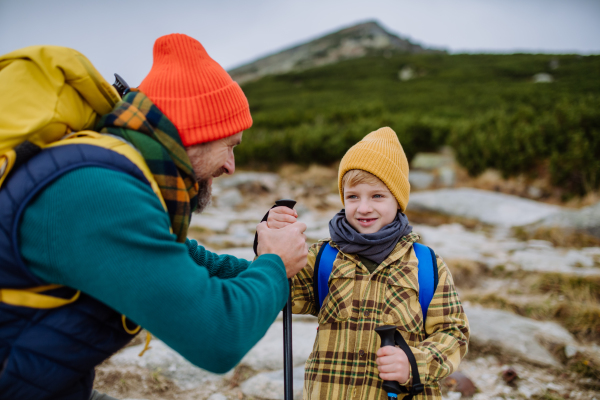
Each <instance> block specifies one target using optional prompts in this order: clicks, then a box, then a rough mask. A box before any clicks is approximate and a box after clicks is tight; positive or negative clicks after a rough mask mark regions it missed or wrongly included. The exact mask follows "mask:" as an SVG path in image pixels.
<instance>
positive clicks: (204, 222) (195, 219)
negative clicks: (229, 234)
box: [190, 213, 230, 233]
mask: <svg viewBox="0 0 600 400" xmlns="http://www.w3.org/2000/svg"><path fill="white" fill-rule="evenodd" d="M229 222H230V221H229V220H227V219H224V218H222V217H219V216H213V215H210V214H205V213H202V214H193V215H192V221H191V222H190V227H197V228H204V229H209V230H211V231H213V232H219V233H222V232H225V231H227V228H229Z"/></svg>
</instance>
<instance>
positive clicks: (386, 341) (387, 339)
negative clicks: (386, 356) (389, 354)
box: [375, 325, 402, 399]
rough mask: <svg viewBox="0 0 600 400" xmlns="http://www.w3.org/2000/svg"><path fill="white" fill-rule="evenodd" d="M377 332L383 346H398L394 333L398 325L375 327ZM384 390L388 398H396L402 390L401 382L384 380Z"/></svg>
mask: <svg viewBox="0 0 600 400" xmlns="http://www.w3.org/2000/svg"><path fill="white" fill-rule="evenodd" d="M375 332H377V334H378V335H379V337H380V338H381V346H380V347H384V346H396V341H395V340H394V334H395V333H396V327H395V326H394V325H383V326H378V327H377V328H375ZM382 387H383V390H385V391H386V392H387V394H388V399H395V398H397V397H398V393H401V392H402V388H401V387H400V384H399V383H398V382H395V381H383V385H382Z"/></svg>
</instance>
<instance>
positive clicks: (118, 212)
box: [19, 167, 289, 373]
mask: <svg viewBox="0 0 600 400" xmlns="http://www.w3.org/2000/svg"><path fill="white" fill-rule="evenodd" d="M169 226H170V222H169V216H168V214H167V213H166V212H165V211H164V209H163V208H162V206H161V204H160V202H159V200H158V198H157V197H156V195H155V194H154V193H153V192H152V190H151V189H150V187H149V186H148V185H146V184H144V183H142V182H140V181H138V180H137V179H135V178H133V177H131V176H129V175H127V174H124V173H121V172H116V171H112V170H108V169H103V168H95V167H90V168H80V169H77V170H75V171H72V172H69V173H68V174H65V175H64V176H62V177H60V178H59V179H58V180H56V181H55V182H53V183H52V184H50V185H49V186H48V187H47V188H46V189H45V190H44V191H43V192H42V193H40V194H39V195H38V197H37V198H36V199H35V200H33V202H32V203H31V204H30V205H29V206H28V208H27V209H26V210H25V213H24V215H23V219H22V222H21V225H20V234H19V237H20V240H19V242H20V248H21V254H22V257H23V259H24V261H25V263H26V265H27V266H28V267H29V268H30V270H31V271H32V272H33V273H34V274H35V275H37V276H38V277H39V278H41V279H42V280H44V281H45V282H49V283H56V284H61V285H66V286H69V287H72V288H75V289H79V290H81V291H82V292H83V293H86V294H87V295H89V296H91V297H93V298H95V299H97V300H99V301H100V302H102V303H104V304H106V305H107V306H109V307H111V308H112V309H114V310H115V311H117V312H118V313H119V314H124V315H126V316H127V317H129V318H130V319H131V320H132V321H134V322H135V323H137V324H139V325H141V326H142V327H144V328H145V329H147V330H148V331H150V332H152V334H153V335H155V336H156V337H158V338H159V339H160V340H162V341H163V342H165V343H166V344H167V345H168V346H169V347H171V348H172V349H174V350H175V351H177V352H178V353H180V354H181V355H182V356H184V357H185V358H186V359H188V360H189V361H190V362H191V363H193V364H195V365H197V366H198V367H200V368H203V369H206V370H208V371H211V372H216V373H224V372H226V371H228V370H229V369H231V368H233V367H234V366H235V365H236V364H237V363H238V362H239V361H240V360H241V359H242V357H243V356H244V355H245V354H246V353H247V352H248V351H249V350H250V349H251V348H252V347H253V346H254V345H255V344H256V343H257V342H258V341H259V340H260V339H261V338H262V337H263V336H264V334H265V333H266V331H267V329H268V328H269V327H270V326H271V324H272V323H273V321H274V320H275V318H276V317H277V314H278V313H279V311H280V310H281V309H282V308H283V305H284V304H285V302H286V301H287V297H288V293H289V289H288V284H287V277H286V272H285V267H284V265H283V262H282V261H281V258H280V257H279V256H277V255H274V254H265V255H262V256H260V257H258V258H257V259H256V260H255V261H254V262H253V263H251V264H248V265H247V267H246V268H245V269H244V270H243V271H241V268H240V271H238V270H236V271H234V274H236V275H235V276H233V277H229V278H228V279H222V278H220V276H221V277H222V276H227V273H226V271H225V269H226V265H232V264H235V262H232V259H228V260H229V261H227V262H224V264H223V265H222V266H221V267H215V268H213V266H212V265H209V264H210V263H211V262H213V261H215V260H216V261H217V262H221V261H222V260H224V259H227V258H221V257H215V258H213V257H212V256H210V255H208V254H206V253H205V255H206V256H207V257H205V258H204V262H205V266H206V268H201V267H200V268H199V267H198V264H197V263H196V262H195V261H194V260H193V259H192V257H190V253H189V248H188V246H186V245H185V244H183V243H178V242H176V238H175V235H173V234H171V233H170V232H169ZM211 260H212V261H211ZM210 271H217V272H210ZM211 275H212V276H211Z"/></svg>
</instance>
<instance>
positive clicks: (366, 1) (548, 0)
mask: <svg viewBox="0 0 600 400" xmlns="http://www.w3.org/2000/svg"><path fill="white" fill-rule="evenodd" d="M373 19H375V20H378V21H379V22H381V23H382V25H383V26H384V27H386V28H387V29H389V30H390V31H391V32H393V33H396V34H399V35H400V36H401V37H405V38H409V39H412V40H413V41H416V42H418V43H420V44H423V45H425V46H434V47H444V48H446V49H448V50H449V51H450V52H494V53H512V52H517V51H518V52H545V53H581V54H600V0H452V1H451V0H420V1H414V0H413V1H408V0H302V1H286V0H255V1H249V0H213V1H204V0H170V1H166V0H145V1H134V0H119V1H115V0H104V1H98V0H96V1H91V0H0V54H4V53H7V52H9V51H12V50H15V49H18V48H20V47H24V46H29V45H34V44H53V45H61V46H68V47H73V48H75V49H77V50H79V51H81V52H82V53H83V54H85V55H86V56H87V57H88V58H89V59H91V61H92V62H93V63H94V65H95V66H96V67H97V68H98V70H99V71H100V72H101V73H102V74H103V75H104V76H105V77H106V78H107V79H108V80H109V81H110V82H111V83H112V81H113V78H112V74H113V72H117V73H119V74H120V75H122V76H123V77H124V78H125V79H126V80H127V81H128V82H129V83H130V84H131V85H132V86H137V85H138V84H139V83H140V82H141V80H142V79H143V78H144V76H145V75H146V74H147V73H148V71H149V70H150V67H151V64H152V45H153V43H154V41H155V40H156V38H157V37H159V36H162V35H164V34H168V33H173V32H179V33H185V34H188V35H190V36H192V37H194V38H196V39H198V40H199V41H200V42H201V43H202V44H203V45H204V47H205V48H206V49H207V51H208V53H209V54H210V55H211V56H212V57H213V58H214V59H215V60H217V61H218V62H219V63H220V64H221V65H223V66H224V67H225V68H227V69H229V68H232V67H235V66H238V65H241V64H244V63H246V62H248V61H252V60H253V59H256V58H258V57H260V56H263V55H267V54H270V53H272V52H274V51H277V50H282V49H284V48H287V47H289V46H291V45H295V44H300V43H303V42H305V41H307V40H310V39H312V38H316V37H319V36H321V35H323V34H325V33H329V32H332V31H335V30H337V29H339V28H342V27H346V26H350V25H353V24H354V23H357V22H361V21H365V20H373Z"/></svg>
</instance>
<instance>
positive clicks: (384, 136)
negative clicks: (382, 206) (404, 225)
mask: <svg viewBox="0 0 600 400" xmlns="http://www.w3.org/2000/svg"><path fill="white" fill-rule="evenodd" d="M353 169H360V170H363V171H367V172H370V173H371V174H373V175H375V176H376V177H377V178H379V179H380V180H381V181H382V182H383V183H385V185H386V186H387V187H388V189H389V190H390V192H392V195H394V197H395V198H396V200H397V201H398V204H399V205H400V209H401V210H402V212H404V210H406V206H407V205H408V197H409V193H410V183H408V160H407V159H406V154H404V150H403V149H402V145H401V144H400V141H399V140H398V136H397V135H396V132H394V131H393V130H392V129H391V128H388V127H385V128H380V129H378V130H376V131H375V132H371V133H369V134H368V135H367V136H365V137H364V138H363V139H362V140H361V141H360V142H358V143H356V144H355V145H354V146H352V147H351V148H350V150H348V151H347V152H346V154H345V155H344V158H342V162H341V163H340V169H339V172H338V187H339V189H340V196H341V198H342V204H344V191H343V187H342V178H343V177H344V174H345V173H346V172H348V171H350V170H353Z"/></svg>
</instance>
